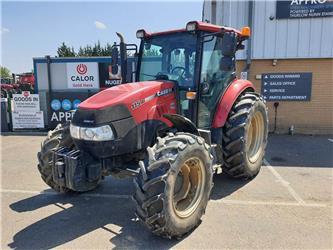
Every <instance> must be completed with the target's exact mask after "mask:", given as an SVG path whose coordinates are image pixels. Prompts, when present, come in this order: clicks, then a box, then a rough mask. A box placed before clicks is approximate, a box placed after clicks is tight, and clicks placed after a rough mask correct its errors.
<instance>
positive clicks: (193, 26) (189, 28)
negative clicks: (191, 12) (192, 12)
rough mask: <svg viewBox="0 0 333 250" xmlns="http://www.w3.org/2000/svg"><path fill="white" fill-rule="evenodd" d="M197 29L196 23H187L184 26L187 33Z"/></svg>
mask: <svg viewBox="0 0 333 250" xmlns="http://www.w3.org/2000/svg"><path fill="white" fill-rule="evenodd" d="M196 29H197V22H189V23H187V24H186V30H187V31H196Z"/></svg>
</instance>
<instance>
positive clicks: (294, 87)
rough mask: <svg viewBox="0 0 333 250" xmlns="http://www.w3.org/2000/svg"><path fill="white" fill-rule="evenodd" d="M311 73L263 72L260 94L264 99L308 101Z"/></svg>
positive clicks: (309, 97)
mask: <svg viewBox="0 0 333 250" xmlns="http://www.w3.org/2000/svg"><path fill="white" fill-rule="evenodd" d="M311 87H312V73H308V72H307V73H303V72H302V73H265V74H262V76H261V94H262V95H263V96H264V99H265V100H266V101H310V100H311Z"/></svg>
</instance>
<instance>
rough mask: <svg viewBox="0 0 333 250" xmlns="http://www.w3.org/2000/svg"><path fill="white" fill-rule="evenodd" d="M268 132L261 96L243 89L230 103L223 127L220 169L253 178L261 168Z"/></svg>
mask: <svg viewBox="0 0 333 250" xmlns="http://www.w3.org/2000/svg"><path fill="white" fill-rule="evenodd" d="M267 135H268V115H267V108H266V105H265V101H264V99H263V98H262V96H261V95H259V94H257V93H253V92H247V93H245V94H243V95H241V96H240V97H239V98H238V99H237V101H236V102H235V104H234V105H233V107H232V109H231V112H230V114H229V117H228V120H227V122H226V124H225V126H224V128H223V142H222V146H223V154H224V159H225V160H224V161H225V162H224V168H223V170H224V172H226V173H227V174H229V175H230V176H232V177H236V178H253V177H255V176H256V175H257V174H258V173H259V171H260V168H261V165H262V161H263V157H264V154H265V149H266V145H267Z"/></svg>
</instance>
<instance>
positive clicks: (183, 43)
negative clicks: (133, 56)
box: [139, 32, 197, 88]
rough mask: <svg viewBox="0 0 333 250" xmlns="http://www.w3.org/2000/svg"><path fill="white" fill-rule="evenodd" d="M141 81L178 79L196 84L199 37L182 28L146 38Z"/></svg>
mask: <svg viewBox="0 0 333 250" xmlns="http://www.w3.org/2000/svg"><path fill="white" fill-rule="evenodd" d="M143 43H144V44H143V51H142V59H141V66H140V72H139V81H149V80H156V79H163V80H175V81H177V82H178V85H179V86H180V87H187V88H192V87H193V86H194V67H195V53H196V43H197V37H196V36H195V35H193V34H191V33H187V32H183V33H176V34H169V35H161V36H156V37H152V38H149V39H147V40H144V41H143Z"/></svg>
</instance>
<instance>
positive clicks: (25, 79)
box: [17, 72, 35, 93]
mask: <svg viewBox="0 0 333 250" xmlns="http://www.w3.org/2000/svg"><path fill="white" fill-rule="evenodd" d="M17 76H18V77H19V80H18V82H17V83H18V85H19V89H20V90H21V91H29V92H31V93H32V92H33V91H34V87H35V76H34V73H32V72H28V73H22V74H18V75H17Z"/></svg>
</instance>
